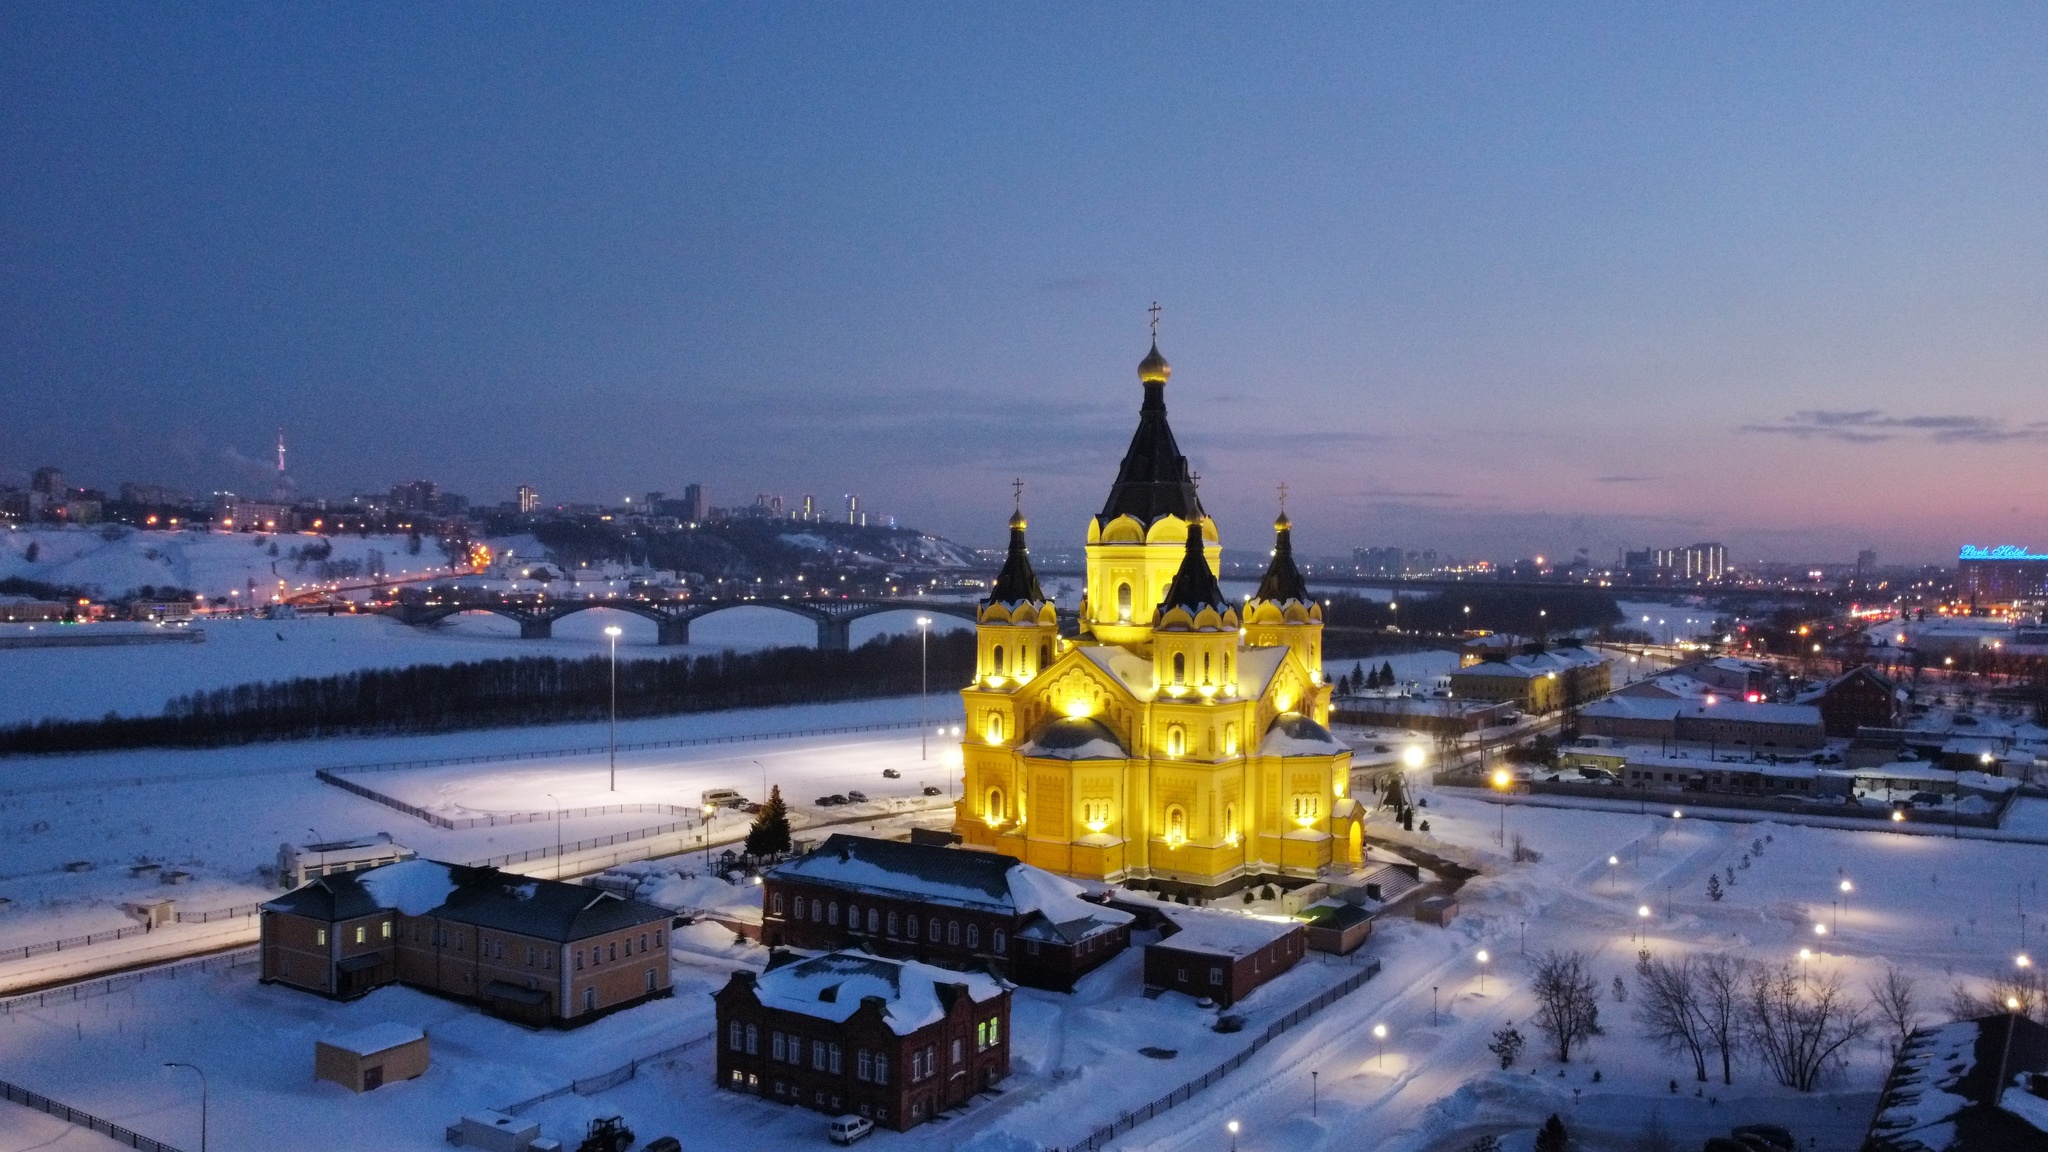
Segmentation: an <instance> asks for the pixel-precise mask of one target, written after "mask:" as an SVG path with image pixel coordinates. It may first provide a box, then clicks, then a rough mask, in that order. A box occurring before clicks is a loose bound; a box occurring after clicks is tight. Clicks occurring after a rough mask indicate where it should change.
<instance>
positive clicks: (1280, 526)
mask: <svg viewBox="0 0 2048 1152" xmlns="http://www.w3.org/2000/svg"><path fill="white" fill-rule="evenodd" d="M1292 527H1294V521H1292V520H1289V519H1288V518H1287V513H1285V512H1282V513H1281V514H1280V518H1279V519H1277V520H1275V521H1273V531H1275V532H1285V531H1287V530H1288V529H1290V528H1292Z"/></svg>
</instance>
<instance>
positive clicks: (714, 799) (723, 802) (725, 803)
mask: <svg viewBox="0 0 2048 1152" xmlns="http://www.w3.org/2000/svg"><path fill="white" fill-rule="evenodd" d="M746 802H747V798H746V797H745V796H742V795H740V794H739V791H738V790H737V789H733V788H713V789H710V790H709V791H707V792H705V793H704V796H703V804H704V808H705V810H706V811H709V810H710V809H713V808H737V807H739V806H740V805H742V804H745V803H746Z"/></svg>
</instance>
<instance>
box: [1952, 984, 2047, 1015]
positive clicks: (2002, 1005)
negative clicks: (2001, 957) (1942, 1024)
mask: <svg viewBox="0 0 2048 1152" xmlns="http://www.w3.org/2000/svg"><path fill="white" fill-rule="evenodd" d="M2000 1012H2017V1013H2019V1014H2020V1015H2022V1016H2026V1017H2030V1018H2032V1019H2034V1020H2040V1019H2042V1018H2043V1016H2044V1015H2048V995H2044V994H2043V989H2042V987H2041V982H2040V980H2039V979H2038V978H2036V977H2035V976H2034V975H2033V973H2031V972H2029V973H2027V974H2025V975H2022V976H2019V977H2017V978H2014V977H2000V978H1998V979H1995V980H1992V981H1991V982H1990V983H1988V984H1986V985H1984V986H1983V988H1982V990H1981V991H1973V990H1971V989H1970V988H1968V987H1966V986H1964V985H1961V984H1958V985H1956V986H1955V988H1954V989H1953V990H1951V991H1950V992H1949V998H1948V1014H1949V1016H1950V1017H1951V1018H1953V1019H1956V1020H1969V1019H1973V1018H1975V1017H1978V1016H1991V1015H1995V1014H1997V1013H2000Z"/></svg>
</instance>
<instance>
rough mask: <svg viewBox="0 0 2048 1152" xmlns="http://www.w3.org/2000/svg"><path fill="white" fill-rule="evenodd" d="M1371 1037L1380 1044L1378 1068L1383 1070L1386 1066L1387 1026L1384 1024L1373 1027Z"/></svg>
mask: <svg viewBox="0 0 2048 1152" xmlns="http://www.w3.org/2000/svg"><path fill="white" fill-rule="evenodd" d="M1372 1036H1373V1039H1375V1040H1378V1041H1379V1042H1380V1067H1382V1068H1385V1067H1386V1066H1387V1026H1386V1025H1385V1024H1375V1025H1373V1026H1372Z"/></svg>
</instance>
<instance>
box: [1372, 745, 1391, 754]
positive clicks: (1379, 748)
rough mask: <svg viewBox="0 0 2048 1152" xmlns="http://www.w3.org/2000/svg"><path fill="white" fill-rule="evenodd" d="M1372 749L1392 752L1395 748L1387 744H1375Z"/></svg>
mask: <svg viewBox="0 0 2048 1152" xmlns="http://www.w3.org/2000/svg"><path fill="white" fill-rule="evenodd" d="M1372 750H1373V751H1375V752H1392V751H1393V750H1394V749H1393V748H1392V747H1391V746H1389V745H1386V744H1375V745H1373V746H1372Z"/></svg>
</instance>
